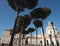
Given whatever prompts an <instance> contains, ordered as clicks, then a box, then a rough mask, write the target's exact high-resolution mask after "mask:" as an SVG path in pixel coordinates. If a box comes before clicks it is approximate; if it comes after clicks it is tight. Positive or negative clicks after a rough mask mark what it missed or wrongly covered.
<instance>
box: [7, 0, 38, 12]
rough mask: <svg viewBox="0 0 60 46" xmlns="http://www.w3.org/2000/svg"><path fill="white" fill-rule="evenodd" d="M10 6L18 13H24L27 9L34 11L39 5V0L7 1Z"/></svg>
mask: <svg viewBox="0 0 60 46" xmlns="http://www.w3.org/2000/svg"><path fill="white" fill-rule="evenodd" d="M7 1H8V4H9V6H10V7H11V8H12V9H14V10H15V11H16V7H17V8H18V11H19V12H20V11H23V10H24V9H25V8H28V9H33V8H34V7H35V6H36V5H37V1H38V0H7Z"/></svg>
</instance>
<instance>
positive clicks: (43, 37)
mask: <svg viewBox="0 0 60 46" xmlns="http://www.w3.org/2000/svg"><path fill="white" fill-rule="evenodd" d="M42 24H43V23H42ZM41 28H42V39H43V41H42V42H43V46H45V36H44V29H43V25H42V27H41Z"/></svg>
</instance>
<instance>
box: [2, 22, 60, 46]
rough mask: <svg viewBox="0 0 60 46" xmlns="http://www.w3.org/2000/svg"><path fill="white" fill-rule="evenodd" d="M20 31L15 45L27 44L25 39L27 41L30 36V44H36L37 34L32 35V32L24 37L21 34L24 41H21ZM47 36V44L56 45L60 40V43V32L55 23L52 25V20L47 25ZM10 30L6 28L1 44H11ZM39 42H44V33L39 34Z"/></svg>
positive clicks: (15, 37)
mask: <svg viewBox="0 0 60 46" xmlns="http://www.w3.org/2000/svg"><path fill="white" fill-rule="evenodd" d="M19 34H20V33H17V34H16V35H15V36H14V42H13V46H19V45H20V44H23V45H25V43H26V42H25V41H26V38H28V44H29V45H30V44H33V45H36V36H35V35H34V36H32V38H31V36H30V34H27V35H26V36H25V37H24V38H23V37H22V35H21V40H22V41H23V42H20V39H19V37H20V35H19ZM44 36H45V43H46V45H52V43H53V44H54V45H56V42H58V44H60V32H58V31H57V29H56V27H55V25H53V27H52V22H48V26H47V27H46V33H45V34H44ZM10 37H11V35H10V31H9V29H6V30H5V33H4V35H3V37H2V38H1V44H2V43H4V44H9V42H10ZM37 44H38V45H42V44H43V38H42V33H41V34H38V36H37Z"/></svg>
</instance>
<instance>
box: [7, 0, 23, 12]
mask: <svg viewBox="0 0 60 46" xmlns="http://www.w3.org/2000/svg"><path fill="white" fill-rule="evenodd" d="M7 1H8V5H9V6H10V7H11V8H12V9H13V10H15V11H16V7H17V8H18V11H19V12H21V11H23V10H24V9H23V8H22V7H20V6H19V5H17V3H16V1H14V0H7Z"/></svg>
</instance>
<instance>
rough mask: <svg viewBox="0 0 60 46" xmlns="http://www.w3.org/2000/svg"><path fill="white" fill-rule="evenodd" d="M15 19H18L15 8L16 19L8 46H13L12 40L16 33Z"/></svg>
mask: <svg viewBox="0 0 60 46" xmlns="http://www.w3.org/2000/svg"><path fill="white" fill-rule="evenodd" d="M17 19H18V8H16V19H15V23H14V27H13V31H12V34H11V39H10V43H9V46H13V39H14V34H15V31H16V30H15V29H16V24H17Z"/></svg>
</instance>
